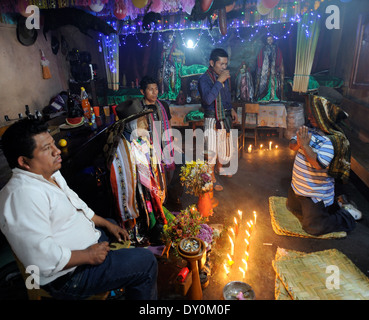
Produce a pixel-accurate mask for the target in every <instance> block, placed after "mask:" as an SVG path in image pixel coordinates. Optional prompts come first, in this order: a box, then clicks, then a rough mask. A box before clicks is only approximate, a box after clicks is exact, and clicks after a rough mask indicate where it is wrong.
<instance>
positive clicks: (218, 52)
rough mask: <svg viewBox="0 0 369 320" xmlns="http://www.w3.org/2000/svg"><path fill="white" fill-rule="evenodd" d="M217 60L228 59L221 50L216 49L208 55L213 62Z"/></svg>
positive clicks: (225, 53)
mask: <svg viewBox="0 0 369 320" xmlns="http://www.w3.org/2000/svg"><path fill="white" fill-rule="evenodd" d="M219 58H228V53H227V51H225V50H224V49H222V48H216V49H214V50H213V51H212V52H211V53H210V59H209V60H212V61H214V63H215V62H217V61H218V60H219Z"/></svg>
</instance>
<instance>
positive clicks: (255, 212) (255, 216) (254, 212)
mask: <svg viewBox="0 0 369 320" xmlns="http://www.w3.org/2000/svg"><path fill="white" fill-rule="evenodd" d="M254 223H256V211H254Z"/></svg>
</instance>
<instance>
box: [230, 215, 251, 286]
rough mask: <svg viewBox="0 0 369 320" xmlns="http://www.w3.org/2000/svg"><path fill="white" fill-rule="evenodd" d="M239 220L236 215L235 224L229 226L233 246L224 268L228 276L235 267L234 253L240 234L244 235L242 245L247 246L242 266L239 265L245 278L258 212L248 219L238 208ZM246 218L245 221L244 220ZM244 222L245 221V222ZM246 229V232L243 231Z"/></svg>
mask: <svg viewBox="0 0 369 320" xmlns="http://www.w3.org/2000/svg"><path fill="white" fill-rule="evenodd" d="M237 213H238V220H237V217H234V226H233V227H231V228H229V234H228V238H229V242H230V246H231V251H230V253H227V261H226V262H225V263H224V264H223V267H224V270H225V273H226V275H227V276H228V275H229V273H230V271H231V268H233V265H234V260H233V258H234V254H235V243H236V240H237V238H238V237H239V236H241V237H244V239H243V240H244V241H243V242H242V245H243V246H245V251H244V252H243V254H244V256H243V257H242V259H241V261H242V263H243V266H242V267H239V268H238V270H239V271H241V272H242V279H245V275H246V272H247V267H248V266H247V263H248V260H249V247H250V238H251V235H252V232H253V229H254V228H255V225H256V212H255V211H254V212H253V215H254V216H253V218H254V219H250V220H248V221H246V220H247V219H245V218H243V217H242V211H241V210H238V212H237ZM243 220H245V221H243ZM243 222H244V223H243ZM243 225H244V226H245V228H242V226H243ZM243 231H244V233H243Z"/></svg>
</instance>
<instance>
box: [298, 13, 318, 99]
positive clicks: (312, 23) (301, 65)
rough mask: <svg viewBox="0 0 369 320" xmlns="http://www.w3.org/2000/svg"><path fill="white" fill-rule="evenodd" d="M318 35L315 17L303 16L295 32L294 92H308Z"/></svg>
mask: <svg viewBox="0 0 369 320" xmlns="http://www.w3.org/2000/svg"><path fill="white" fill-rule="evenodd" d="M310 19H312V20H310ZM319 33H320V25H319V21H318V20H317V19H316V16H312V15H310V14H304V16H303V17H302V19H301V21H300V23H299V26H298V31H297V45H296V65H295V75H294V79H293V89H292V90H293V91H295V92H307V90H308V87H309V79H310V72H311V68H312V66H313V62H314V56H315V51H316V46H317V43H318V38H319Z"/></svg>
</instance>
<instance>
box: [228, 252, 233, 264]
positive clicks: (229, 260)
mask: <svg viewBox="0 0 369 320" xmlns="http://www.w3.org/2000/svg"><path fill="white" fill-rule="evenodd" d="M227 257H228V264H229V265H230V266H231V265H232V264H234V261H233V260H232V258H231V256H230V255H229V253H227Z"/></svg>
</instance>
